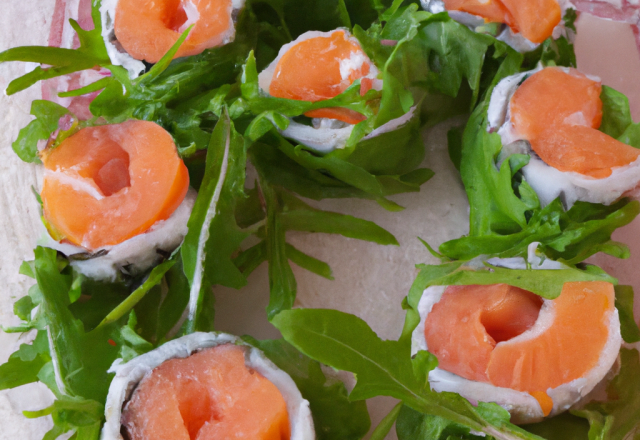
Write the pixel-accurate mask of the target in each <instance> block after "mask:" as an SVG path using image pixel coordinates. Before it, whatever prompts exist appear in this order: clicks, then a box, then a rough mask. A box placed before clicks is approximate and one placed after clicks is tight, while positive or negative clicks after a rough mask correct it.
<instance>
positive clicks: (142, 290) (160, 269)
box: [100, 259, 175, 327]
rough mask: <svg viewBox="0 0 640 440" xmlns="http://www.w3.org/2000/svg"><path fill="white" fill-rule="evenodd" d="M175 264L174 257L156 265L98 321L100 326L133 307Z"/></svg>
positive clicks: (119, 316) (117, 318) (113, 320)
mask: <svg viewBox="0 0 640 440" xmlns="http://www.w3.org/2000/svg"><path fill="white" fill-rule="evenodd" d="M174 264H175V260H174V259H169V260H167V261H165V262H163V263H161V264H159V265H158V266H156V267H154V268H153V269H152V270H151V272H150V273H149V276H148V277H147V279H146V280H145V281H144V282H143V283H142V285H141V286H140V287H138V288H137V289H136V290H134V291H133V292H132V293H131V295H129V296H128V297H127V299H125V300H124V301H123V302H122V303H120V304H119V305H118V306H117V307H116V308H115V309H113V310H112V311H111V312H110V313H109V314H108V315H107V316H106V317H105V318H104V319H103V320H102V322H101V323H100V327H102V326H106V325H109V324H111V323H112V322H116V321H119V320H120V318H122V317H123V316H125V315H126V314H127V313H129V311H131V309H133V307H134V306H135V305H136V304H137V303H138V302H140V301H141V300H142V299H143V298H144V297H145V295H146V294H147V293H148V292H149V290H150V289H151V288H152V287H154V286H156V285H157V284H158V283H159V282H160V281H161V280H162V278H163V277H164V274H165V273H166V272H167V271H168V270H169V269H170V268H171V266H173V265H174Z"/></svg>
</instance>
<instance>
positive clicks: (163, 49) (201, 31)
mask: <svg viewBox="0 0 640 440" xmlns="http://www.w3.org/2000/svg"><path fill="white" fill-rule="evenodd" d="M243 7H244V0H161V1H157V0H156V1H149V0H103V1H102V5H101V7H100V13H101V17H102V36H103V39H104V42H105V45H106V47H107V52H108V54H109V57H110V58H111V61H112V63H113V64H115V65H121V66H123V67H125V68H126V69H127V70H128V71H129V75H130V76H131V77H136V76H138V75H139V74H140V72H142V71H144V68H145V66H144V63H143V62H142V61H145V62H147V63H151V64H153V63H157V62H158V61H159V60H160V58H162V56H163V55H164V54H165V53H167V51H168V50H169V49H170V48H171V47H172V46H173V45H174V44H175V43H176V42H177V41H178V38H180V35H181V34H182V33H183V32H184V31H185V30H186V29H188V28H189V27H190V26H192V25H193V28H192V30H191V32H190V33H189V36H188V37H187V39H186V40H185V42H184V43H183V44H182V46H181V47H180V49H179V50H178V52H177V53H176V55H175V58H179V57H185V56H190V55H197V54H199V53H201V52H202V51H204V50H205V49H210V48H213V47H218V46H222V45H224V44H227V43H229V42H231V41H233V39H234V37H235V18H236V17H237V15H238V13H239V11H240V10H241V9H242V8H243Z"/></svg>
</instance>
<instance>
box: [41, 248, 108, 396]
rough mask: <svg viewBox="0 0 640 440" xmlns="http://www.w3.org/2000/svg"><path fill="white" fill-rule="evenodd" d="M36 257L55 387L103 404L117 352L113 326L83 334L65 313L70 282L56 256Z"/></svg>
mask: <svg viewBox="0 0 640 440" xmlns="http://www.w3.org/2000/svg"><path fill="white" fill-rule="evenodd" d="M35 255H36V260H35V269H36V270H35V272H36V279H37V281H38V286H39V288H40V291H41V293H42V301H41V303H40V307H41V308H42V310H43V315H44V317H45V319H46V321H47V324H48V327H47V331H48V335H49V343H50V347H49V349H50V355H51V358H52V360H53V366H54V371H55V373H56V374H55V378H56V385H57V387H58V389H59V391H60V393H62V394H65V395H69V396H82V397H84V398H88V399H95V400H97V401H103V400H104V398H105V397H106V393H107V388H108V383H109V380H108V379H109V375H108V374H107V373H106V370H107V369H108V367H109V366H110V365H111V363H112V362H113V361H114V360H115V359H116V357H117V349H116V348H115V347H113V346H112V345H110V344H109V343H108V341H109V339H111V340H118V339H119V337H118V336H117V334H116V328H115V325H113V324H112V325H107V326H103V327H101V328H98V329H96V330H94V331H92V332H89V333H85V332H84V329H83V326H82V323H81V321H78V320H76V319H75V317H74V316H73V315H72V314H71V312H70V311H69V309H68V304H69V295H68V292H69V289H70V287H71V285H70V279H69V278H67V277H65V276H64V275H63V274H62V273H61V272H60V271H59V269H58V263H57V258H56V252H55V251H54V250H51V249H45V248H42V247H37V248H36V250H35Z"/></svg>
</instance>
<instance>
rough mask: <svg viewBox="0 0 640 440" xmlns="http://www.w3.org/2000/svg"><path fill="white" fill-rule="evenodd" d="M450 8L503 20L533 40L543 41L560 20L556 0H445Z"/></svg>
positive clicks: (446, 5)
mask: <svg viewBox="0 0 640 440" xmlns="http://www.w3.org/2000/svg"><path fill="white" fill-rule="evenodd" d="M444 5H445V8H446V9H447V10H449V11H462V12H467V13H469V14H473V15H477V16H479V17H482V18H484V19H485V21H487V22H492V23H504V24H506V25H508V26H509V27H510V28H511V30H512V31H513V32H514V33H521V34H522V36H523V37H524V38H526V39H527V40H529V41H531V42H532V43H536V44H538V43H542V42H543V41H544V40H546V39H547V38H549V37H550V36H551V35H552V34H553V29H554V28H555V27H556V26H557V25H558V23H560V20H561V19H562V9H561V8H560V5H559V4H558V2H557V1H556V0H527V1H523V0H485V1H482V0H445V2H444Z"/></svg>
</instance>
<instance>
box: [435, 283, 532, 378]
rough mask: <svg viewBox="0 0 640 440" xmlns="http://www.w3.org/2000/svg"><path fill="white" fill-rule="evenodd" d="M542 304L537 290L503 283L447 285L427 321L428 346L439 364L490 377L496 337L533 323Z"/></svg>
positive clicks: (471, 375) (462, 373) (465, 373)
mask: <svg viewBox="0 0 640 440" xmlns="http://www.w3.org/2000/svg"><path fill="white" fill-rule="evenodd" d="M541 306H542V300H541V298H540V297H539V296H538V295H535V294H533V293H531V292H528V291H526V290H523V289H519V288H517V287H513V286H509V285H507V284H494V285H489V286H480V285H471V286H449V287H447V289H446V290H445V292H444V294H443V295H442V298H441V300H440V301H439V302H438V303H436V304H435V305H434V306H433V308H432V310H431V313H429V316H428V319H427V321H426V322H425V331H424V335H425V338H426V341H427V347H429V351H430V352H431V353H433V354H434V355H436V357H437V358H438V363H439V366H440V368H442V369H444V370H446V371H450V372H452V373H455V374H457V375H458V376H462V377H465V378H467V379H471V380H476V381H480V382H489V378H488V376H487V373H486V370H487V365H488V364H489V360H490V358H491V353H492V352H493V349H494V347H495V346H496V343H498V342H501V341H504V340H508V339H510V338H513V337H515V336H517V335H519V334H521V333H523V332H525V331H526V330H528V329H529V328H530V327H531V326H533V324H534V323H535V322H536V319H537V318H538V313H539V312H540V307H541Z"/></svg>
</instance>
